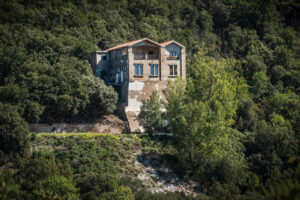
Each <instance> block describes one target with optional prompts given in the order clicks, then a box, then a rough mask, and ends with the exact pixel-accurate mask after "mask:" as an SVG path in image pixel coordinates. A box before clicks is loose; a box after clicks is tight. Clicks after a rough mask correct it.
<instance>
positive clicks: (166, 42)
mask: <svg viewBox="0 0 300 200" xmlns="http://www.w3.org/2000/svg"><path fill="white" fill-rule="evenodd" d="M172 41H173V40H169V41H165V42H162V43H160V45H162V46H165V45H167V44H169V43H170V42H172Z"/></svg>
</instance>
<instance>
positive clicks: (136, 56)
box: [134, 55, 146, 60]
mask: <svg viewBox="0 0 300 200" xmlns="http://www.w3.org/2000/svg"><path fill="white" fill-rule="evenodd" d="M145 59H146V55H134V60H145Z"/></svg>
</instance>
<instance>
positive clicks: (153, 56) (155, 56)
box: [134, 54, 159, 60]
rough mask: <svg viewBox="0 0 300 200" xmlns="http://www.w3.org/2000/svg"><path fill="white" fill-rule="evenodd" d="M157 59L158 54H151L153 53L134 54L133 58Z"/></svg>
mask: <svg viewBox="0 0 300 200" xmlns="http://www.w3.org/2000/svg"><path fill="white" fill-rule="evenodd" d="M158 59H159V55H158V54H153V55H149V54H143V55H137V54H134V60H158Z"/></svg>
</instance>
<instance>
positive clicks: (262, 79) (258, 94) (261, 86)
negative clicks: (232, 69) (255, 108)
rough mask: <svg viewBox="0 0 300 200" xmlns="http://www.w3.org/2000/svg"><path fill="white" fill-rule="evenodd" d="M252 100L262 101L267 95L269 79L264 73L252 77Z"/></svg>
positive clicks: (257, 73)
mask: <svg viewBox="0 0 300 200" xmlns="http://www.w3.org/2000/svg"><path fill="white" fill-rule="evenodd" d="M252 86H253V88H252V92H253V94H254V99H255V100H259V99H262V98H263V97H264V96H266V95H267V93H268V88H269V77H268V76H267V75H266V74H265V73H264V72H256V73H255V74H254V75H253V77H252Z"/></svg>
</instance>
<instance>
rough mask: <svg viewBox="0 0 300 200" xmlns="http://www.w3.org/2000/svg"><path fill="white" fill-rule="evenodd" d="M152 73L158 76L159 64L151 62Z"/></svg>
mask: <svg viewBox="0 0 300 200" xmlns="http://www.w3.org/2000/svg"><path fill="white" fill-rule="evenodd" d="M150 75H151V76H158V64H150Z"/></svg>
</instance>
